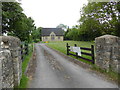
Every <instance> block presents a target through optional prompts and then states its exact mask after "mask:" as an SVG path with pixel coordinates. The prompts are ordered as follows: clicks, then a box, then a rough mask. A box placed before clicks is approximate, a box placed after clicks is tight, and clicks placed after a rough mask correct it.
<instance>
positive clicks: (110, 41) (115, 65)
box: [95, 35, 120, 73]
mask: <svg viewBox="0 0 120 90" xmlns="http://www.w3.org/2000/svg"><path fill="white" fill-rule="evenodd" d="M95 44H96V64H97V65H98V66H99V67H101V68H102V69H105V70H107V71H110V70H112V71H115V72H119V73H120V69H119V65H120V38H119V37H117V36H112V35H104V36H101V37H98V38H96V39H95Z"/></svg>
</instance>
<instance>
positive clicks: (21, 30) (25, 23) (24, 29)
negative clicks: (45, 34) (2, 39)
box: [2, 2, 35, 42]
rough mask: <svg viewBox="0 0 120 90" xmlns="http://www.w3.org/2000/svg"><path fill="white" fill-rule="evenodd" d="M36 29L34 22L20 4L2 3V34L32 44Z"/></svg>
mask: <svg viewBox="0 0 120 90" xmlns="http://www.w3.org/2000/svg"><path fill="white" fill-rule="evenodd" d="M34 29H35V25H34V20H33V19H32V18H31V17H27V16H26V15H25V14H24V13H23V9H22V7H21V6H20V3H18V2H2V33H6V34H8V35H12V36H16V37H18V38H20V39H21V41H28V42H30V35H31V33H32V32H33V30H34Z"/></svg>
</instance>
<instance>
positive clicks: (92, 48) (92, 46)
mask: <svg viewBox="0 0 120 90" xmlns="http://www.w3.org/2000/svg"><path fill="white" fill-rule="evenodd" d="M91 53H92V60H93V61H92V63H93V64H95V57H94V45H91Z"/></svg>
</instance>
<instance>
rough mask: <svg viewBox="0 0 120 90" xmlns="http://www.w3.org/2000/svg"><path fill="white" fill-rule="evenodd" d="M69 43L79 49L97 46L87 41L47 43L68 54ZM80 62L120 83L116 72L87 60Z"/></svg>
mask: <svg viewBox="0 0 120 90" xmlns="http://www.w3.org/2000/svg"><path fill="white" fill-rule="evenodd" d="M67 43H68V44H69V45H70V46H74V44H77V46H78V47H87V48H90V47H91V45H95V43H94V42H85V41H55V42H49V43H47V46H49V47H50V48H53V49H55V50H58V51H60V52H62V53H64V54H66V51H67V48H66V44H67ZM82 51H83V50H82ZM84 52H88V53H89V51H84ZM69 56H70V57H72V58H76V57H74V56H71V55H69ZM82 57H85V58H88V59H90V57H89V56H86V55H82ZM78 60H80V61H82V62H85V63H88V64H91V65H92V68H91V69H92V70H95V71H97V72H99V73H102V74H104V75H106V76H107V77H108V78H111V79H112V80H114V81H117V82H119V83H120V80H118V77H120V74H118V73H116V72H113V71H109V72H107V71H105V70H103V69H101V68H99V67H98V66H96V65H95V64H94V65H93V64H92V63H91V62H89V61H86V60H82V59H78Z"/></svg>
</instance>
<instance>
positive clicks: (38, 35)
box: [31, 27, 42, 42]
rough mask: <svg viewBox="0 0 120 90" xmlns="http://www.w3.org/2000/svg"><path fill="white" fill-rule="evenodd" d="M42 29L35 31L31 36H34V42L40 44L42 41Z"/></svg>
mask: <svg viewBox="0 0 120 90" xmlns="http://www.w3.org/2000/svg"><path fill="white" fill-rule="evenodd" d="M41 29H42V28H41V27H38V28H37V29H34V30H33V32H32V34H31V36H32V40H33V41H34V42H38V41H40V40H41Z"/></svg>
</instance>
